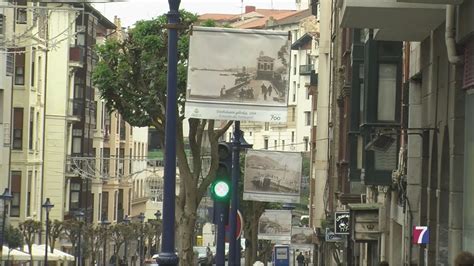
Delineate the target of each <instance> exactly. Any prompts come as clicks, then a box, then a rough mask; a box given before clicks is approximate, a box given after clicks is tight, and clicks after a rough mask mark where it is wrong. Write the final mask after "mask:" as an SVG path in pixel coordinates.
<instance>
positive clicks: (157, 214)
mask: <svg viewBox="0 0 474 266" xmlns="http://www.w3.org/2000/svg"><path fill="white" fill-rule="evenodd" d="M155 217H156V240H155V241H156V245H155V246H156V252H157V253H158V252H160V234H161V227H162V225H161V224H160V220H161V211H160V210H157V211H156V212H155Z"/></svg>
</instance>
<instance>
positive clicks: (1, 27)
mask: <svg viewBox="0 0 474 266" xmlns="http://www.w3.org/2000/svg"><path fill="white" fill-rule="evenodd" d="M0 34H5V16H4V15H3V14H0Z"/></svg>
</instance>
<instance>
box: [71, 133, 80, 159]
mask: <svg viewBox="0 0 474 266" xmlns="http://www.w3.org/2000/svg"><path fill="white" fill-rule="evenodd" d="M81 151H82V129H73V130H72V153H73V154H80V153H81Z"/></svg>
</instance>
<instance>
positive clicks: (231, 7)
mask: <svg viewBox="0 0 474 266" xmlns="http://www.w3.org/2000/svg"><path fill="white" fill-rule="evenodd" d="M242 1H243V6H244V7H245V6H247V5H253V6H256V7H257V8H272V6H273V8H274V9H296V7H295V0H181V5H180V9H186V10H187V11H191V12H193V13H197V14H204V13H228V14H239V13H240V10H241V7H242ZM94 6H95V7H96V8H97V10H99V11H100V12H102V14H104V15H105V16H106V17H108V18H109V19H110V20H111V21H112V22H113V18H114V16H115V15H116V16H118V17H119V18H121V20H122V26H123V27H127V26H131V25H133V24H134V23H135V21H137V20H141V19H150V18H153V17H156V16H158V15H162V14H164V13H166V12H168V10H169V5H168V1H167V0H128V2H121V3H107V4H94Z"/></svg>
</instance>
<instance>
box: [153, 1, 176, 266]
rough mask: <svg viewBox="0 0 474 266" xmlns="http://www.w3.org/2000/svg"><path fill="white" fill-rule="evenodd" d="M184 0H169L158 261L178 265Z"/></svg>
mask: <svg viewBox="0 0 474 266" xmlns="http://www.w3.org/2000/svg"><path fill="white" fill-rule="evenodd" d="M180 2H181V1H180V0H168V4H169V7H170V11H169V12H168V25H167V28H168V75H167V89H166V95H167V97H166V124H165V130H166V131H165V172H164V197H163V207H164V208H163V245H162V250H161V252H160V255H159V257H158V260H157V261H158V264H159V265H161V266H164V265H170V266H171V265H173V266H174V265H177V264H178V260H179V259H178V256H176V254H175V251H174V233H175V232H174V222H175V220H174V219H175V218H174V215H175V200H176V113H177V107H178V106H177V102H178V101H177V99H178V98H177V83H178V82H177V80H178V75H177V74H178V73H177V72H178V26H179V4H180Z"/></svg>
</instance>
